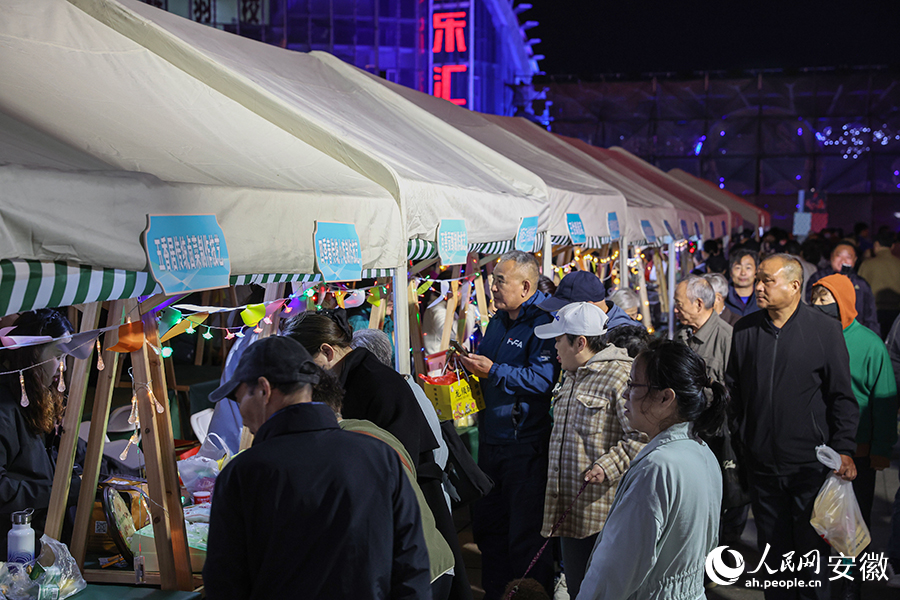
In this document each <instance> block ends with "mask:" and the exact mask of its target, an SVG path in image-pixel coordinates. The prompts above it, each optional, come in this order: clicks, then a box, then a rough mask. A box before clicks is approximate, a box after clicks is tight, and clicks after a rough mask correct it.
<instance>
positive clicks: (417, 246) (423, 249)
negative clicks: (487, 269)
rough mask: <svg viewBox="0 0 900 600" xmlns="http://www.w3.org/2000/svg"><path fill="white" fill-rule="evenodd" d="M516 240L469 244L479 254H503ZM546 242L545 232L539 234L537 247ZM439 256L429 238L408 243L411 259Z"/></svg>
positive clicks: (471, 249)
mask: <svg viewBox="0 0 900 600" xmlns="http://www.w3.org/2000/svg"><path fill="white" fill-rule="evenodd" d="M514 244H515V240H505V241H502V242H485V243H482V244H469V252H477V253H479V254H503V253H504V252H509V251H510V250H512V249H513V246H514ZM543 244H544V234H543V233H539V234H537V241H536V242H535V245H536V249H537V250H540V249H541V248H542V247H543ZM436 256H437V245H436V244H435V243H434V242H432V241H429V240H422V239H418V238H416V239H412V240H409V243H408V244H407V257H408V258H409V260H428V259H430V258H434V257H436Z"/></svg>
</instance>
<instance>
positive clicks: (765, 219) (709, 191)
mask: <svg viewBox="0 0 900 600" xmlns="http://www.w3.org/2000/svg"><path fill="white" fill-rule="evenodd" d="M669 175H670V176H672V177H674V178H675V179H677V180H678V181H680V182H682V183H684V184H685V185H688V186H690V187H691V188H693V189H694V190H696V191H697V192H699V193H701V194H704V195H706V196H709V197H710V198H714V199H716V200H718V201H719V202H720V203H722V204H725V205H726V206H729V207H730V208H731V209H732V211H734V214H735V215H736V216H737V217H738V218H737V219H735V222H734V227H736V228H740V229H743V226H744V221H749V222H750V223H752V224H753V226H754V227H766V226H767V225H768V224H771V223H772V217H771V216H770V215H769V213H768V212H766V211H765V210H763V209H761V208H759V207H757V206H756V205H754V204H751V203H750V202H747V201H746V200H744V199H743V198H741V197H740V196H737V195H735V194H732V193H731V192H728V191H726V190H724V189H720V188H718V187H716V185H715V184H714V183H712V182H711V181H707V180H705V179H701V178H699V177H695V176H694V175H691V174H690V173H687V172H685V171H682V170H681V169H671V170H670V171H669Z"/></svg>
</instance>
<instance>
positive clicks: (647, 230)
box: [641, 219, 656, 244]
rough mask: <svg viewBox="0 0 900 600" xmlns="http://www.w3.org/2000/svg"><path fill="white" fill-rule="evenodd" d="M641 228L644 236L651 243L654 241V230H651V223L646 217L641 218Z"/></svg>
mask: <svg viewBox="0 0 900 600" xmlns="http://www.w3.org/2000/svg"><path fill="white" fill-rule="evenodd" d="M641 230H642V231H643V232H644V238H645V239H646V240H647V241H648V242H649V243H651V244H655V243H656V232H655V231H653V225H651V224H650V221H648V220H647V219H641Z"/></svg>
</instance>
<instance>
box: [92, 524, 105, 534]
mask: <svg viewBox="0 0 900 600" xmlns="http://www.w3.org/2000/svg"><path fill="white" fill-rule="evenodd" d="M106 528H107V524H106V521H94V533H106Z"/></svg>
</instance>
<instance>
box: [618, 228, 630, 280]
mask: <svg viewBox="0 0 900 600" xmlns="http://www.w3.org/2000/svg"><path fill="white" fill-rule="evenodd" d="M629 275H630V273H629V271H628V241H627V240H626V239H625V236H624V235H622V237H620V238H619V289H625V288H628V287H629V285H628V283H629V282H630V281H631V277H630V276H629Z"/></svg>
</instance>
